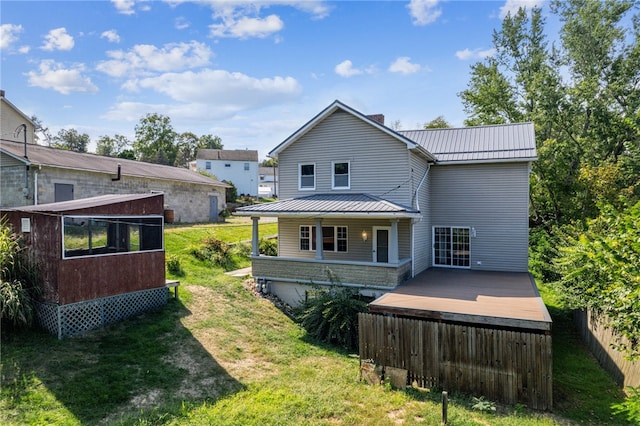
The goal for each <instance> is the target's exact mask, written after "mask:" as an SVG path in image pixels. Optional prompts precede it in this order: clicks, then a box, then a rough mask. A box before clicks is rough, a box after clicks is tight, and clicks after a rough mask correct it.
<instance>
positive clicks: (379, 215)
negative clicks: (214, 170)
mask: <svg viewBox="0 0 640 426" xmlns="http://www.w3.org/2000/svg"><path fill="white" fill-rule="evenodd" d="M234 215H236V216H249V217H285V218H289V217H294V218H299V217H305V218H309V217H317V216H320V217H323V218H340V219H393V218H395V219H398V218H401V219H419V218H421V217H422V215H421V214H420V212H326V211H300V212H276V211H270V212H269V211H258V210H253V211H252V210H236V211H235V212H234Z"/></svg>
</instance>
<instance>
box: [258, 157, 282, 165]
mask: <svg viewBox="0 0 640 426" xmlns="http://www.w3.org/2000/svg"><path fill="white" fill-rule="evenodd" d="M260 166H261V167H278V159H277V158H265V159H264V160H262V163H260Z"/></svg>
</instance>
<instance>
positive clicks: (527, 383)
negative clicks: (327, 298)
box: [358, 314, 553, 410]
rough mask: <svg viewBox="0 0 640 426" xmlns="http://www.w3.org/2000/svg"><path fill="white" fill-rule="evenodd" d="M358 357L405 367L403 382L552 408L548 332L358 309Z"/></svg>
mask: <svg viewBox="0 0 640 426" xmlns="http://www.w3.org/2000/svg"><path fill="white" fill-rule="evenodd" d="M358 324H359V327H360V329H359V344H360V361H361V362H364V361H366V362H372V363H374V364H376V365H380V366H383V367H394V368H400V369H404V370H407V373H408V374H407V384H412V383H413V382H417V384H418V385H419V386H422V387H438V388H441V389H443V390H447V391H450V390H457V391H461V392H465V393H469V394H472V395H474V396H484V397H485V398H487V399H488V400H493V401H499V402H503V403H506V404H515V403H522V404H525V405H526V406H528V407H530V408H533V409H537V410H551V409H552V407H553V398H552V397H553V395H552V389H553V388H552V381H551V377H552V374H551V372H552V358H551V336H550V335H546V334H540V333H531V332H528V331H526V330H522V331H510V330H501V329H492V328H481V327H474V326H471V325H456V324H448V323H443V322H435V321H426V320H419V319H410V318H398V317H392V316H385V315H378V314H359V317H358Z"/></svg>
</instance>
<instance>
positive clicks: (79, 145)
mask: <svg viewBox="0 0 640 426" xmlns="http://www.w3.org/2000/svg"><path fill="white" fill-rule="evenodd" d="M90 142H91V138H90V137H89V135H88V134H86V133H82V134H80V133H78V131H77V130H76V129H69V130H66V129H62V130H60V131H59V132H58V134H57V135H56V136H55V137H54V138H53V143H52V145H51V146H53V147H55V148H59V149H66V150H68V151H75V152H87V146H88V145H89V143H90Z"/></svg>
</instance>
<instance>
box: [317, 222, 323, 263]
mask: <svg viewBox="0 0 640 426" xmlns="http://www.w3.org/2000/svg"><path fill="white" fill-rule="evenodd" d="M316 259H318V260H322V259H324V253H322V219H319V218H318V219H316Z"/></svg>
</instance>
